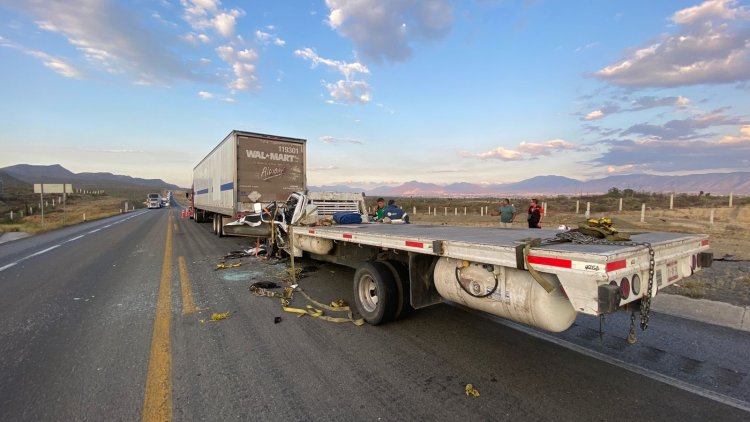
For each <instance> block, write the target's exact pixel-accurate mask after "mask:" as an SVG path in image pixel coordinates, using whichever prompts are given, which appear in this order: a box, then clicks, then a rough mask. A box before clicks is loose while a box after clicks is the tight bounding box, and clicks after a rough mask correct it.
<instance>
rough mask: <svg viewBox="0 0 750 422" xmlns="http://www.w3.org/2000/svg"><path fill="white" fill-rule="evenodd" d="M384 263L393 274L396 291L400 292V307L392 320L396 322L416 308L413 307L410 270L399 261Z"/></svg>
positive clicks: (397, 307)
mask: <svg viewBox="0 0 750 422" xmlns="http://www.w3.org/2000/svg"><path fill="white" fill-rule="evenodd" d="M382 263H383V265H385V266H386V267H387V268H388V269H389V270H390V271H391V274H393V281H394V282H395V284H396V290H397V292H398V299H399V300H398V306H396V311H395V312H394V314H393V318H392V319H391V320H393V321H395V320H397V319H399V318H402V317H404V316H406V315H408V314H410V313H411V312H412V311H414V308H413V307H412V306H411V290H410V283H409V269H408V267H407V266H406V265H404V264H402V263H400V262H398V261H383V262H382Z"/></svg>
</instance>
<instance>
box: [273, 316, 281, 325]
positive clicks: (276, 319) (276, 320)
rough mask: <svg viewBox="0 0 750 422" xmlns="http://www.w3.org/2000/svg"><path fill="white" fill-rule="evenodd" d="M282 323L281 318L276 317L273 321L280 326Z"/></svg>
mask: <svg viewBox="0 0 750 422" xmlns="http://www.w3.org/2000/svg"><path fill="white" fill-rule="evenodd" d="M280 322H281V317H280V316H277V317H274V319H273V323H274V324H278V323H280Z"/></svg>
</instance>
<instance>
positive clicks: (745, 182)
mask: <svg viewBox="0 0 750 422" xmlns="http://www.w3.org/2000/svg"><path fill="white" fill-rule="evenodd" d="M0 172H2V173H5V174H7V175H8V176H11V177H13V178H15V179H17V180H19V181H21V182H23V183H28V184H32V183H42V182H44V183H72V184H73V185H74V187H75V188H77V189H78V188H83V189H108V188H115V187H117V188H124V187H125V188H144V187H148V188H160V189H172V190H175V189H180V188H179V187H178V186H176V185H173V184H169V183H167V182H165V181H163V180H161V179H142V178H137V177H131V176H124V175H116V174H112V173H73V172H71V171H69V170H68V169H66V168H64V167H63V166H61V165H59V164H54V165H31V164H18V165H14V166H9V167H4V168H0ZM611 188H618V189H620V190H624V189H632V190H634V191H638V192H679V193H699V192H701V191H703V192H706V193H712V194H729V193H730V192H733V193H735V194H739V195H750V172H734V173H709V174H689V175H683V176H657V175H651V174H630V175H617V176H608V177H604V178H600V179H592V180H577V179H572V178H569V177H563V176H553V175H547V176H536V177H532V178H530V179H525V180H521V181H519V182H513V183H467V182H456V183H451V184H445V185H442V184H435V183H425V182H419V181H416V180H412V181H409V182H406V183H402V184H400V185H397V186H378V187H375V188H362V187H357V186H349V185H325V186H310V187H309V189H310V190H313V191H333V192H366V193H367V195H368V196H395V197H404V196H425V197H462V196H464V197H465V196H495V197H496V196H521V195H522V196H532V195H577V194H601V193H606V192H607V191H609V190H610V189H611Z"/></svg>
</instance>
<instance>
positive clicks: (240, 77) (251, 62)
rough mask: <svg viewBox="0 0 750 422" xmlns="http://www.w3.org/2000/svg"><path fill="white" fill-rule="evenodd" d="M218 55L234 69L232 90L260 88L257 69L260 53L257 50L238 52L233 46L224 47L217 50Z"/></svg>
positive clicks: (230, 83)
mask: <svg viewBox="0 0 750 422" xmlns="http://www.w3.org/2000/svg"><path fill="white" fill-rule="evenodd" d="M216 54H217V55H218V56H219V58H221V59H222V60H224V61H225V62H227V63H228V64H229V65H230V66H231V68H232V73H233V74H234V78H233V79H232V80H231V81H230V82H229V84H228V86H229V88H230V89H232V90H236V91H247V90H250V89H258V88H260V85H259V84H258V76H257V75H256V68H255V62H256V61H257V60H258V53H257V52H256V51H255V50H252V49H244V50H240V51H236V50H235V49H234V47H232V46H229V45H222V46H219V47H217V48H216Z"/></svg>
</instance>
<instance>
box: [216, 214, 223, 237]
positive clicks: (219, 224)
mask: <svg viewBox="0 0 750 422" xmlns="http://www.w3.org/2000/svg"><path fill="white" fill-rule="evenodd" d="M214 220H215V221H216V235H217V236H219V237H224V216H222V215H221V214H216V215H215V216H214Z"/></svg>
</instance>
